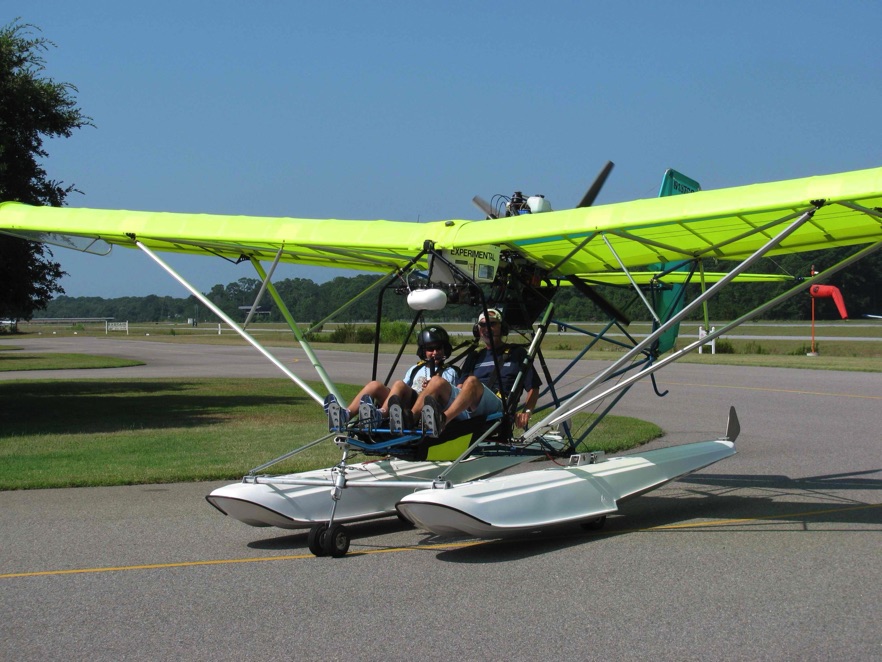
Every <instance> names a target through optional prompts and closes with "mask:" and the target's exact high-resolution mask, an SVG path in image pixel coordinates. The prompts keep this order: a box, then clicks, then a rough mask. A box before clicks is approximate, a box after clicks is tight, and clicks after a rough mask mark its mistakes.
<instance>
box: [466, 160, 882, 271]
mask: <svg viewBox="0 0 882 662" xmlns="http://www.w3.org/2000/svg"><path fill="white" fill-rule="evenodd" d="M821 200H823V201H824V205H823V206H822V207H821V208H820V209H819V210H818V211H817V212H816V213H815V215H814V217H813V218H812V220H811V221H809V222H808V223H806V224H805V225H803V226H802V227H801V228H800V229H799V230H798V231H796V232H795V233H794V234H792V235H791V236H790V237H788V238H787V239H786V240H785V241H784V242H782V244H781V245H780V246H779V247H778V248H776V249H775V250H773V251H772V252H770V253H769V255H775V254H783V253H794V252H802V251H809V250H817V249H826V248H833V247H836V246H848V245H857V244H866V243H871V242H876V241H879V240H882V219H880V215H882V214H880V209H882V168H874V169H870V170H859V171H853V172H847V173H842V174H836V175H825V176H819V177H809V178H805V179H794V180H788V181H781V182H773V183H768V184H754V185H751V186H742V187H737V188H728V189H719V190H713V191H699V192H697V193H692V194H690V195H681V196H672V197H665V198H652V199H647V200H635V201H633V202H625V203H618V204H612V205H603V206H598V207H590V208H587V209H572V210H567V211H561V212H553V213H549V214H543V215H541V216H528V215H525V216H521V217H517V219H510V218H509V219H500V220H498V221H486V222H484V223H472V224H469V225H466V226H463V227H461V228H460V231H459V233H458V234H457V235H456V243H457V244H458V245H468V244H474V245H480V244H488V243H495V244H501V245H503V246H506V247H509V248H512V249H516V250H518V251H519V252H521V253H523V254H526V255H528V256H529V257H531V258H532V259H533V260H535V261H536V262H538V263H539V264H541V265H542V266H544V267H546V268H552V267H554V266H556V265H559V266H557V270H558V272H560V273H562V274H563V275H570V274H579V273H587V272H604V271H618V270H620V265H619V262H618V260H617V259H616V257H615V256H614V255H613V253H612V252H611V251H610V250H609V248H608V247H607V245H606V243H605V242H604V241H603V237H604V236H605V237H606V238H607V239H608V240H609V243H610V245H611V246H612V247H613V249H614V250H615V252H616V254H618V257H619V258H620V259H621V261H622V263H624V265H625V266H627V267H629V268H632V267H639V266H642V265H646V264H652V263H656V262H676V261H678V260H683V259H688V258H691V257H698V256H703V257H717V258H722V259H736V260H737V259H743V258H745V257H747V256H749V255H752V254H753V253H754V252H755V251H756V250H757V249H758V248H760V247H761V246H762V245H763V244H764V243H765V242H766V241H768V239H769V238H770V237H771V236H772V235H773V234H775V233H777V232H779V231H780V230H782V229H783V227H784V224H785V222H786V220H788V219H791V218H795V217H796V216H798V215H799V214H800V213H802V212H804V211H806V210H808V209H811V208H812V206H813V203H814V202H815V201H821ZM586 241H587V243H584V242H586ZM583 243H584V246H583V245H582V244H583ZM562 262H563V263H562Z"/></svg>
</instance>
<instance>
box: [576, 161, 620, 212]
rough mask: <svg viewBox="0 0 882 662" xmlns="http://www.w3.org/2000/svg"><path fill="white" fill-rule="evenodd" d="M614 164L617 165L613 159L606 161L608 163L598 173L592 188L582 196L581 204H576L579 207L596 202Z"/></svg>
mask: <svg viewBox="0 0 882 662" xmlns="http://www.w3.org/2000/svg"><path fill="white" fill-rule="evenodd" d="M613 166H615V164H614V163H613V162H612V161H607V162H606V165H605V166H603V169H602V170H601V171H600V174H599V175H597V179H595V180H594V183H593V184H592V185H591V188H589V189H588V190H587V191H586V192H585V195H583V196H582V199H581V200H580V201H579V204H577V205H576V208H577V209H578V208H580V207H590V206H591V205H593V204H594V199H595V198H596V197H597V194H598V193H600V189H602V188H603V184H604V183H605V182H606V178H607V177H609V173H610V172H612V169H613Z"/></svg>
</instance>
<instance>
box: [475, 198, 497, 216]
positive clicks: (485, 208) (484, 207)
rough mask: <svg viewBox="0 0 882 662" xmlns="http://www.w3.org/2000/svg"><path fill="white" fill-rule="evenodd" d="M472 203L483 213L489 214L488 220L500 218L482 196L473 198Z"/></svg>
mask: <svg viewBox="0 0 882 662" xmlns="http://www.w3.org/2000/svg"><path fill="white" fill-rule="evenodd" d="M472 203H473V204H474V205H475V206H476V207H477V208H478V209H480V210H481V211H482V212H484V213H485V214H487V218H499V216H497V215H496V212H495V211H494V209H493V207H491V206H490V203H489V202H487V201H486V200H485V199H484V198H482V197H481V196H479V195H476V196H475V197H474V198H472Z"/></svg>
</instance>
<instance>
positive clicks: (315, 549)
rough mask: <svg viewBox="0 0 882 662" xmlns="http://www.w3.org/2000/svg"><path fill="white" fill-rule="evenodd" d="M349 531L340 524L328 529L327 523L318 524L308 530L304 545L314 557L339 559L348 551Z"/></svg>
mask: <svg viewBox="0 0 882 662" xmlns="http://www.w3.org/2000/svg"><path fill="white" fill-rule="evenodd" d="M350 542H351V538H350V537H349V531H348V530H347V529H346V527H345V526H343V525H342V524H332V525H331V526H330V527H329V526H328V524H327V522H320V523H318V524H316V525H314V526H313V527H312V528H311V529H310V530H309V535H308V536H307V538H306V544H307V546H308V547H309V551H310V552H312V553H313V554H315V555H316V556H333V557H334V558H340V557H341V556H345V555H346V552H348V551H349V543H350Z"/></svg>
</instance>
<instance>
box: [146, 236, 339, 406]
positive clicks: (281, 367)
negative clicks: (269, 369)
mask: <svg viewBox="0 0 882 662" xmlns="http://www.w3.org/2000/svg"><path fill="white" fill-rule="evenodd" d="M130 236H131V237H132V240H133V241H134V242H135V246H137V247H138V248H140V249H141V250H142V251H144V252H145V253H146V254H147V255H148V256H149V257H150V259H152V260H153V261H154V262H156V264H158V265H159V266H160V267H162V268H163V269H165V270H166V271H167V272H168V273H169V274H170V275H171V276H172V278H174V279H175V280H176V281H178V282H179V283H180V284H181V285H183V286H184V287H186V288H187V290H188V291H189V292H190V294H192V295H193V296H194V297H196V298H197V299H199V301H200V302H201V303H202V304H203V305H204V306H205V307H206V308H208V309H209V310H210V311H211V312H213V313H214V314H215V315H217V316H218V317H220V318H221V319H222V320H223V321H224V322H225V323H226V324H227V325H228V326H229V327H230V328H231V329H233V330H234V331H235V332H236V333H238V334H239V335H240V336H242V337H243V338H244V339H245V340H247V341H248V343H249V344H251V346H252V347H254V348H255V349H256V350H257V351H258V352H260V353H261V354H263V355H264V356H265V357H266V358H267V359H269V360H270V361H271V362H272V364H273V365H275V366H276V367H277V368H278V369H279V370H281V371H282V372H284V373H285V374H286V375H287V376H288V377H289V378H290V379H291V381H293V382H294V383H295V384H297V386H299V387H300V388H302V389H303V391H304V392H305V393H306V394H307V395H308V396H309V397H311V398H312V399H313V400H315V401H316V402H317V403H319V404H322V403H323V402H324V398H323V397H322V396H320V395H319V394H318V393H316V392H315V391H313V390H312V389H311V388H310V387H309V385H307V383H306V382H304V381H303V380H302V379H300V378H299V377H298V376H297V375H295V374H294V373H293V372H291V371H290V370H288V368H287V367H286V366H285V364H283V363H282V362H281V361H279V359H277V358H276V357H275V356H273V355H272V354H271V353H270V352H269V351H268V350H267V349H265V348H264V346H263V345H261V344H260V343H259V342H257V341H256V340H255V339H254V338H253V337H252V336H251V334H250V333H248V332H247V331H245V330H244V329H243V328H242V327H240V326H239V325H238V324H236V323H235V322H234V321H233V320H232V319H230V318H229V316H227V314H226V313H225V312H224V311H222V310H221V309H220V308H218V307H217V306H216V305H214V304H213V303H212V302H211V301H210V300H209V299H208V297H206V296H205V295H204V294H202V292H200V291H199V290H197V289H196V288H195V287H193V286H192V285H190V283H188V282H187V281H186V280H185V279H184V278H183V277H182V276H180V275H179V274H178V273H177V272H176V271H175V270H174V269H172V268H171V267H170V266H169V265H167V264H166V263H165V262H163V261H162V258H160V257H159V256H158V255H157V254H156V253H154V252H153V251H151V250H150V249H149V248H147V246H145V245H144V244H142V243H141V242H140V241H138V240H137V239H136V238H135V237H134V236H132V235H130Z"/></svg>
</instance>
